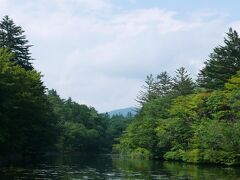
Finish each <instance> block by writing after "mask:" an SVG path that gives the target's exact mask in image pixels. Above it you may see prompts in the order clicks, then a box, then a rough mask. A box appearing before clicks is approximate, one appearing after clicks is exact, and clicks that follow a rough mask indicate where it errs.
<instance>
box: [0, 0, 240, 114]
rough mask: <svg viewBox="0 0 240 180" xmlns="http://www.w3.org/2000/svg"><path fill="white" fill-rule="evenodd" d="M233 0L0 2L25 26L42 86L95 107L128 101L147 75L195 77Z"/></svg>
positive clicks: (239, 18) (236, 17)
mask: <svg viewBox="0 0 240 180" xmlns="http://www.w3.org/2000/svg"><path fill="white" fill-rule="evenodd" d="M239 7H240V1H239V0H229V1H226V0H211V1H209V0H194V1H193V0H168V1H166V0H34V1H33V0H21V1H20V0H0V17H3V16H4V15H9V16H10V18H12V19H13V20H14V22H15V23H16V24H17V25H20V26H22V28H23V29H24V30H25V34H26V36H27V39H28V40H29V41H30V44H32V45H34V46H33V47H32V48H31V52H32V56H33V58H34V59H35V61H34V67H35V68H36V69H37V70H38V71H41V72H42V74H43V78H42V79H43V81H44V84H45V85H46V86H47V87H48V88H49V89H52V88H53V89H56V90H57V91H58V93H59V94H60V95H61V97H62V98H68V97H71V98H72V99H73V100H74V101H76V102H78V103H80V104H86V105H88V106H92V107H95V108H96V109H97V110H98V111H99V112H106V111H111V110H114V109H119V108H125V107H131V106H136V105H137V103H136V101H135V99H136V97H137V95H138V92H139V91H140V90H141V87H142V85H144V80H145V78H146V76H147V75H148V74H153V75H156V74H159V73H160V72H162V71H167V72H169V74H171V75H174V71H175V70H176V69H177V68H179V67H182V66H184V67H186V69H187V70H188V71H189V72H190V73H191V74H192V77H193V78H196V76H197V73H198V71H199V69H201V68H202V67H203V62H204V61H205V60H206V59H207V58H208V56H209V54H210V53H211V52H212V50H213V48H214V47H216V46H217V45H219V44H222V42H223V37H224V36H225V33H226V32H227V31H228V28H229V27H233V28H234V29H236V30H240V12H239Z"/></svg>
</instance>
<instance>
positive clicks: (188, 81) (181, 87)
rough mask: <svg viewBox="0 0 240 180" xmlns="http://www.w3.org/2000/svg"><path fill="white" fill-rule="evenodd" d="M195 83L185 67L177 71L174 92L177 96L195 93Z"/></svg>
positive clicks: (174, 79)
mask: <svg viewBox="0 0 240 180" xmlns="http://www.w3.org/2000/svg"><path fill="white" fill-rule="evenodd" d="M193 90H194V82H193V80H192V78H191V77H190V74H188V72H187V71H186V69H185V68H184V67H181V68H179V69H177V70H176V76H175V77H174V78H173V92H174V94H176V95H179V96H184V95H188V94H191V93H193Z"/></svg>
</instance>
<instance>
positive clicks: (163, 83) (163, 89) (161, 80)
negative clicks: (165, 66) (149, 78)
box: [156, 71, 173, 96]
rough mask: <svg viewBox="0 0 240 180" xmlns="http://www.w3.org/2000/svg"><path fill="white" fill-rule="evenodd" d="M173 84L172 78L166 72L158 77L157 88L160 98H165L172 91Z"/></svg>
mask: <svg viewBox="0 0 240 180" xmlns="http://www.w3.org/2000/svg"><path fill="white" fill-rule="evenodd" d="M172 86H173V82H172V78H171V77H170V76H169V75H168V73H167V72H166V71H164V72H162V73H160V74H159V75H157V78H156V88H157V92H158V95H159V96H164V95H167V94H169V93H170V92H171V91H172V88H173V87H172Z"/></svg>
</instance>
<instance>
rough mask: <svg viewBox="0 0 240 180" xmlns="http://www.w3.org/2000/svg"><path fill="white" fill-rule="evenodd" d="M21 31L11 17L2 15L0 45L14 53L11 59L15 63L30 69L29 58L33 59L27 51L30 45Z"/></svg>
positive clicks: (31, 67)
mask: <svg viewBox="0 0 240 180" xmlns="http://www.w3.org/2000/svg"><path fill="white" fill-rule="evenodd" d="M23 33H24V30H23V29H22V28H21V26H17V25H15V23H14V22H13V20H12V19H10V18H9V17H8V16H4V18H3V19H2V21H1V22H0V47H1V48H8V49H9V50H10V51H11V52H12V53H13V54H14V58H12V61H14V62H15V63H16V64H18V65H20V66H22V67H23V68H24V69H26V70H32V69H33V66H32V64H31V60H33V59H32V58H31V53H30V52H29V48H30V47H31V45H29V44H28V42H29V41H28V40H27V39H26V36H25V35H24V34H23Z"/></svg>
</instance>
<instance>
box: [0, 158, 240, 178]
mask: <svg viewBox="0 0 240 180" xmlns="http://www.w3.org/2000/svg"><path fill="white" fill-rule="evenodd" d="M9 179H29V180H32V179H59V180H65V179H66V180H68V179H73V180H77V179H199V180H202V179H209V180H218V179H219V180H221V179H232V180H236V179H240V168H228V167H216V166H206V165H205V166H203V165H201V166H197V165H190V164H184V163H176V162H154V161H147V160H131V159H127V158H124V159H123V158H118V157H116V156H111V155H88V156H83V155H81V156H80V155H78V156H77V155H76V156H51V157H45V158H41V159H40V160H39V159H38V160H35V161H32V162H31V163H30V162H28V163H27V162H25V163H24V162H18V163H15V164H11V165H7V166H6V165H5V166H1V167H0V180H9Z"/></svg>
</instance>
